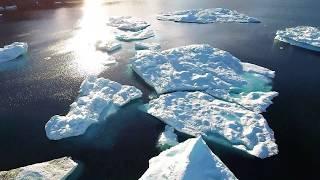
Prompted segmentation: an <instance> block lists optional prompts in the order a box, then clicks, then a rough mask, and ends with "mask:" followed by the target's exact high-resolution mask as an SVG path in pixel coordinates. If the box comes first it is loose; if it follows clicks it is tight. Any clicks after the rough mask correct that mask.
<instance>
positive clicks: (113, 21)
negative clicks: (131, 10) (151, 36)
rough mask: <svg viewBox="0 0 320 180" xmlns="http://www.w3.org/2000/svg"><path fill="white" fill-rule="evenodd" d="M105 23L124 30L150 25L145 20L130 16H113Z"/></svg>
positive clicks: (143, 27)
mask: <svg viewBox="0 0 320 180" xmlns="http://www.w3.org/2000/svg"><path fill="white" fill-rule="evenodd" d="M107 24H108V25H109V26H113V27H117V28H118V29H120V30H125V31H140V30H142V29H145V28H146V27H148V26H150V24H149V23H147V22H146V21H144V20H142V19H140V18H137V17H132V16H113V17H110V18H109V22H108V23H107Z"/></svg>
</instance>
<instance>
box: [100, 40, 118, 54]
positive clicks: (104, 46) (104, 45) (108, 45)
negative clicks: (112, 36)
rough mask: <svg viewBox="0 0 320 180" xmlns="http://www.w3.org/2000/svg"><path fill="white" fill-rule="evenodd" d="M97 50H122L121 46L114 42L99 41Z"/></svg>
mask: <svg viewBox="0 0 320 180" xmlns="http://www.w3.org/2000/svg"><path fill="white" fill-rule="evenodd" d="M96 48H97V49H98V50H101V51H107V52H113V51H115V50H118V49H120V48H121V44H120V43H117V42H114V41H105V42H103V41H98V42H97V43H96Z"/></svg>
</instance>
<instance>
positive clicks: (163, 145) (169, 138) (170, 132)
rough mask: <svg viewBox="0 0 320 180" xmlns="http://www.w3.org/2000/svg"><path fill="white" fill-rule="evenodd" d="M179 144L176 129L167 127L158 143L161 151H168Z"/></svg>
mask: <svg viewBox="0 0 320 180" xmlns="http://www.w3.org/2000/svg"><path fill="white" fill-rule="evenodd" d="M177 144H178V140H177V135H176V134H175V133H174V128H173V127H171V126H168V125H166V127H165V130H164V131H163V132H162V133H161V135H160V137H159V141H158V146H159V147H160V149H168V148H170V147H172V146H175V145H177Z"/></svg>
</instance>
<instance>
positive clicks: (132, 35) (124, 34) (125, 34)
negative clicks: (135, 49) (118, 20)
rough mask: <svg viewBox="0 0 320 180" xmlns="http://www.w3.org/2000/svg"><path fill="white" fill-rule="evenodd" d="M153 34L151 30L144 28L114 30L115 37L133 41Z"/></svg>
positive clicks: (120, 39)
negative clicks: (138, 29)
mask: <svg viewBox="0 0 320 180" xmlns="http://www.w3.org/2000/svg"><path fill="white" fill-rule="evenodd" d="M153 36H154V32H153V30H151V29H149V28H146V29H143V30H140V31H135V32H131V31H118V32H116V39H118V40H119V41H135V40H143V39H148V38H151V37H153Z"/></svg>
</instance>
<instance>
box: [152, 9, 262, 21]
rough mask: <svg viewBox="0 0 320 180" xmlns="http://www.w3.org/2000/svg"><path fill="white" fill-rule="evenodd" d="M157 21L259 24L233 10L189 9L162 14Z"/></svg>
mask: <svg viewBox="0 0 320 180" xmlns="http://www.w3.org/2000/svg"><path fill="white" fill-rule="evenodd" d="M157 19H158V20H163V21H175V22H185V23H203V24H207V23H216V22H220V23H231V22H237V23H259V22H260V21H259V20H258V19H256V18H253V17H250V16H247V15H245V14H241V13H239V12H237V11H235V10H229V9H224V8H211V9H191V10H182V11H175V12H171V13H164V14H160V15H158V16H157Z"/></svg>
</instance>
